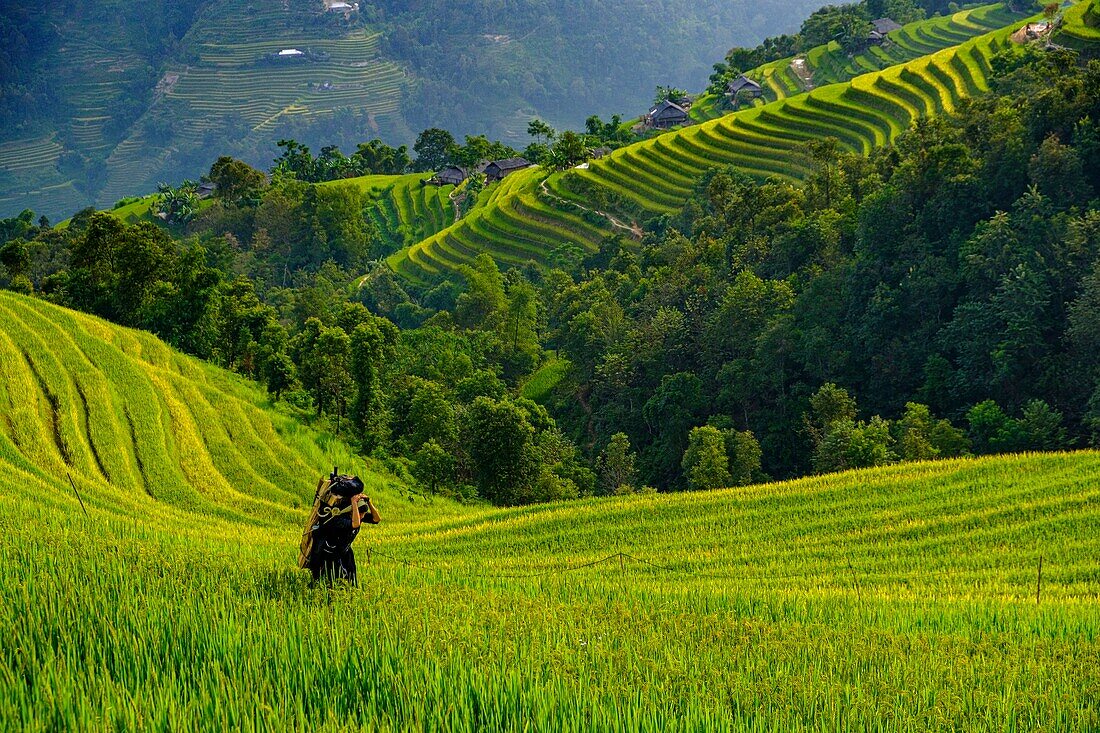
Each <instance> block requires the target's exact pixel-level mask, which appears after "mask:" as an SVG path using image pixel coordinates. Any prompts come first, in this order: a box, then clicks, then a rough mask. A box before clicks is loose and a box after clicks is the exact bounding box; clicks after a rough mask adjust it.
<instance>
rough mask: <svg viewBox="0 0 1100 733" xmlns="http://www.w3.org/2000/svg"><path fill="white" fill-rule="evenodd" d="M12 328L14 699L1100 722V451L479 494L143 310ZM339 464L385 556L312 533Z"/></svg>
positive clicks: (173, 721)
mask: <svg viewBox="0 0 1100 733" xmlns="http://www.w3.org/2000/svg"><path fill="white" fill-rule="evenodd" d="M0 326H2V327H0V413H2V414H3V416H4V419H3V420H2V421H0V517H2V519H0V521H2V523H3V524H2V529H3V538H4V539H3V542H2V543H0V630H2V634H3V639H4V643H3V645H0V728H2V729H3V730H29V731H39V730H41V731H45V730H209V731H221V730H264V731H268V730H294V729H301V730H307V729H308V730H333V731H335V730H437V731H456V730H458V731H461V730H541V731H559V730H561V731H587V730H621V731H638V730H642V731H663V730H736V731H740V730H747V731H755V730H784V731H785V730H884V731H909V730H914V731H915V730H975V731H1003V730H1046V731H1067V730H1068V731H1088V730H1096V729H1097V728H1098V727H1100V708H1098V705H1097V700H1098V695H1100V606H1098V604H1097V600H1098V596H1100V540H1098V532H1097V529H1098V527H1100V481H1098V477H1100V454H1097V453H1094V452H1078V453H1052V454H1042V455H1040V454H1028V455H1017V456H1008V457H991V458H984V459H973V460H945V461H938V462H926V463H913V464H903V465H897V466H893V467H888V468H883V469H876V470H869V471H860V472H849V473H842V474H834V475H828V476H821V477H814V478H807V479H803V480H798V481H792V482H786V483H773V484H764V485H755V486H748V487H742V488H737V489H727V490H719V491H710V492H698V493H691V494H677V495H646V494H641V495H633V496H628V497H612V498H604V499H586V500H581V501H575V502H571V503H568V504H550V505H542V506H538V507H533V508H525V509H490V508H485V507H471V506H462V505H459V504H456V503H452V502H449V501H445V500H442V499H433V500H428V499H421V498H419V497H415V496H412V495H411V494H409V493H408V492H407V490H406V489H405V487H404V485H403V484H402V483H401V482H400V481H399V480H398V479H396V478H394V477H393V476H391V475H390V474H388V473H386V472H385V471H384V470H383V469H382V468H381V467H380V466H375V465H366V466H365V465H364V464H363V463H362V461H361V460H357V459H354V458H353V457H352V456H351V453H350V451H349V450H348V449H347V448H346V447H344V446H343V445H342V444H339V443H337V442H335V441H333V440H331V439H328V438H326V437H325V436H323V435H322V434H320V433H315V432H313V431H311V430H309V429H307V428H305V427H301V426H300V425H299V423H297V422H295V420H294V419H293V418H291V417H290V416H288V415H285V414H283V413H281V412H279V411H276V410H275V409H273V408H271V407H270V406H268V403H267V401H266V398H265V397H264V395H263V393H262V392H261V391H260V390H259V389H258V388H257V387H254V386H253V385H252V384H251V383H248V382H245V381H244V380H241V379H239V378H237V377H234V376H232V375H229V374H228V373H226V372H223V371H220V370H218V369H215V368H213V367H210V366H208V365H205V364H203V363H201V362H198V361H196V360H194V359H191V358H189V357H184V356H182V355H180V354H179V353H178V352H175V351H173V350H171V349H169V348H168V347H166V346H164V345H163V344H162V343H160V342H159V341H157V340H156V339H155V338H153V337H151V336H148V335H146V334H142V333H139V332H135V331H130V330H127V329H122V328H118V327H115V326H111V325H109V324H107V323H105V322H104V321H101V320H99V319H96V318H93V317H90V316H85V315H80V314H77V313H74V312H71V311H66V310H63V309H60V308H57V307H55V306H51V305H48V304H46V303H43V302H41V301H36V300H32V299H27V298H23V297H19V296H13V295H6V294H0ZM333 463H337V464H340V465H341V467H342V470H354V471H356V472H358V473H359V474H360V476H361V478H362V479H363V482H364V484H365V485H364V487H363V490H364V491H365V492H366V493H368V494H370V495H371V497H372V499H373V501H374V503H375V504H376V505H377V506H378V509H379V511H380V513H381V516H382V520H383V521H382V523H381V524H380V525H378V526H377V527H369V526H366V523H365V524H364V528H363V530H362V533H361V535H360V538H359V540H358V541H357V543H356V548H357V550H358V575H359V584H358V587H351V586H348V585H346V584H339V583H338V584H336V585H335V586H333V587H328V586H326V585H324V584H319V585H316V586H311V584H310V582H309V575H308V573H305V572H304V571H302V570H299V569H298V568H297V566H296V564H295V555H296V553H297V549H298V539H299V536H300V532H301V524H302V522H303V521H304V519H305V516H306V514H307V513H308V510H309V505H310V501H311V498H312V497H313V493H314V490H315V488H316V482H317V479H318V478H319V477H321V476H322V475H323V474H326V473H327V472H328V471H329V470H331V464H333ZM69 476H71V479H72V483H71V484H70V482H69ZM1040 564H1041V575H1040Z"/></svg>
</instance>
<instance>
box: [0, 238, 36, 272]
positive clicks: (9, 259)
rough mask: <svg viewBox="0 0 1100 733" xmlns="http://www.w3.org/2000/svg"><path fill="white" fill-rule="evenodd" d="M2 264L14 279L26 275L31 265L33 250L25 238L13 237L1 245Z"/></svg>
mask: <svg viewBox="0 0 1100 733" xmlns="http://www.w3.org/2000/svg"><path fill="white" fill-rule="evenodd" d="M0 265H3V266H4V268H5V269H6V270H7V271H8V277H10V278H12V279H13V280H14V279H15V278H17V277H25V276H26V274H27V270H28V269H29V268H30V266H31V251H30V248H29V247H28V246H27V242H26V241H25V240H23V239H13V240H11V241H10V242H8V243H7V244H5V245H4V246H2V247H0Z"/></svg>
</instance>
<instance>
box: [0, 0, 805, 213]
mask: <svg viewBox="0 0 1100 733" xmlns="http://www.w3.org/2000/svg"><path fill="white" fill-rule="evenodd" d="M816 4H817V3H816V1H815V0H798V2H796V3H795V5H794V7H792V6H791V4H790V3H781V2H778V0H768V2H765V3H748V2H735V3H716V2H708V3H703V4H700V3H693V2H686V1H685V0H662V1H661V2H648V1H643V0H627V1H626V2H617V3H610V2H603V1H602V0H593V1H592V2H590V3H587V4H585V5H584V6H583V7H578V6H577V4H576V3H567V2H542V3H537V4H531V3H506V2H499V1H498V0H476V1H473V2H463V3H450V2H426V3H417V4H413V5H409V4H408V3H388V2H376V3H371V2H363V3H361V4H360V6H359V10H358V11H357V12H352V13H344V12H343V11H326V9H325V8H326V3H324V2H322V0H289V1H288V2H285V3H253V4H239V3H230V2H225V0H186V1H185V2H175V3H169V2H164V1H163V0H154V2H150V3H141V4H134V3H130V2H125V1H124V0H107V2H99V1H98V0H96V1H95V2H92V1H91V0H76V2H71V3H65V4H61V5H59V4H51V3H43V4H34V5H29V6H28V5H26V4H23V3H4V6H3V10H4V12H3V13H2V14H0V24H2V25H0V38H3V39H4V41H5V43H4V48H3V49H2V50H0V69H2V70H3V74H0V77H2V79H3V81H2V84H3V90H4V93H3V95H2V96H0V130H2V132H0V216H8V215H11V214H14V213H17V212H18V211H20V210H22V209H24V208H32V209H34V210H35V211H37V212H38V213H39V214H45V215H47V216H49V217H50V218H52V219H58V218H64V217H66V216H69V215H71V214H72V213H74V212H75V211H76V210H77V209H78V208H81V207H82V206H85V205H89V204H95V205H97V206H99V207H101V208H102V207H109V206H111V205H112V204H114V203H115V201H117V200H118V199H121V198H123V197H124V196H132V195H135V194H140V193H143V192H145V191H148V190H151V189H153V188H155V186H156V185H157V183H159V182H160V181H162V180H169V181H175V180H180V179H183V178H197V177H198V176H199V174H200V173H201V172H202V171H204V170H205V169H206V168H208V167H209V165H210V164H211V163H212V162H213V157H212V153H211V151H212V150H213V151H217V152H219V153H226V154H233V155H236V156H238V157H240V158H243V159H245V160H247V161H248V162H250V163H252V164H254V165H259V164H263V163H266V161H268V160H270V159H271V157H273V154H274V152H275V148H274V144H275V142H276V141H277V140H279V139H280V138H285V137H294V138H296V139H298V140H300V141H301V142H304V143H306V144H308V145H311V146H313V147H314V148H315V149H320V148H321V147H323V146H325V145H341V146H342V147H343V148H344V149H345V151H347V152H351V151H352V150H354V148H355V146H356V145H357V144H358V143H360V142H366V141H367V140H369V139H371V138H374V137H379V138H381V139H383V140H384V141H386V142H388V143H390V144H394V145H396V144H400V143H409V144H411V143H412V140H413V136H414V133H415V131H419V130H421V129H423V128H427V127H432V126H435V127H442V128H445V129H449V130H451V131H452V132H453V133H454V134H456V135H458V136H460V137H461V136H462V135H464V134H467V133H471V134H477V133H488V134H490V135H492V136H494V137H499V138H505V139H507V140H510V141H512V142H517V141H519V140H521V139H526V125H527V122H528V121H529V120H530V119H531V118H532V117H535V116H540V117H544V118H546V119H549V120H551V121H553V122H555V123H558V124H562V125H565V124H570V125H578V124H580V123H581V122H582V121H583V120H584V119H585V118H586V117H587V116H589V115H591V114H611V113H613V112H619V111H623V110H630V109H632V108H633V107H638V108H641V107H644V105H645V104H646V100H647V98H648V97H649V95H650V94H651V93H652V89H653V87H654V86H655V85H656V84H678V85H681V86H691V87H701V86H702V85H703V84H704V83H705V79H706V76H707V74H708V73H709V66H710V63H711V61H712V60H713V59H714V58H717V57H720V56H721V54H722V53H723V52H724V51H725V49H727V48H728V47H730V46H731V45H735V44H739V43H753V42H756V41H758V40H760V39H761V38H763V37H764V36H766V35H770V34H774V33H776V32H783V31H788V30H793V26H794V24H795V23H796V22H797V21H796V19H797V18H798V17H800V16H801V15H803V14H804V13H805V12H808V11H809V10H811V9H812V8H813V7H815V6H816ZM780 8H782V9H783V10H784V12H783V13H780V12H778V11H779V9H780ZM284 50H286V51H290V50H296V51H300V52H301V55H299V56H294V55H292V56H285V57H282V58H280V57H279V56H278V53H279V52H280V51H284Z"/></svg>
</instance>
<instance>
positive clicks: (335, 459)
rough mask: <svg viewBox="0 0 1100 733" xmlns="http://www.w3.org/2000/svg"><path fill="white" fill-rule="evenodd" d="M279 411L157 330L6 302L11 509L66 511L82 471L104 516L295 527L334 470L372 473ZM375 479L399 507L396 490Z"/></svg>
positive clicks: (2, 405) (4, 368) (4, 441)
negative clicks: (59, 504)
mask: <svg viewBox="0 0 1100 733" xmlns="http://www.w3.org/2000/svg"><path fill="white" fill-rule="evenodd" d="M266 402H267V397H266V394H265V393H264V392H263V390H262V389H260V388H258V387H256V386H255V385H253V384H252V383H249V382H247V381H245V380H242V379H239V378H237V377H235V376H234V375H231V374H229V373H227V372H224V371H222V370H220V369H217V368H214V367H211V366H208V365H206V364H204V363H202V362H200V361H198V360H196V359H192V358H190V357H186V356H183V355H181V354H179V353H177V352H175V351H173V350H172V349H170V348H169V347H167V346H165V345H164V344H163V343H162V342H160V341H159V340H157V339H156V338H155V337H153V336H150V335H149V334H146V333H143V332H140V331H131V330H128V329H122V328H118V327H116V326H113V325H109V324H107V323H105V322H103V321H101V320H99V319H96V318H93V317H91V316H87V315H83V314H79V313H75V312H72V311H68V310H65V309H62V308H58V307H56V306H52V305H50V304H47V303H44V302H42V301H39V300H35V299H30V298H24V297H21V296H16V295H12V294H10V293H5V292H0V413H2V414H3V415H4V419H3V420H0V476H3V478H2V479H0V483H2V484H3V485H4V487H5V489H6V490H7V494H8V500H9V501H10V500H11V499H12V498H13V494H14V493H22V494H26V495H27V496H35V497H38V498H39V499H40V498H41V492H42V491H43V490H45V491H47V492H51V493H52V492H61V493H60V494H59V495H57V498H59V499H61V500H62V501H63V502H64V505H66V506H67V505H68V504H69V503H71V502H72V501H73V497H72V492H71V489H70V488H69V487H68V482H67V478H66V474H71V475H72V477H73V480H74V481H75V482H76V484H77V486H78V488H79V490H80V493H81V495H82V497H83V499H84V503H85V504H86V505H87V506H88V509H89V510H93V511H102V512H105V513H109V514H110V513H120V514H126V515H129V514H135V513H137V514H141V515H142V516H149V517H159V516H162V515H163V516H165V517H169V518H172V519H174V520H178V521H181V522H184V523H190V522H191V521H192V520H193V519H194V517H195V516H200V517H203V518H206V517H216V518H218V519H219V520H220V521H224V522H242V521H248V522H254V523H258V524H262V525H264V526H280V527H282V526H285V525H286V524H287V523H291V524H292V523H294V522H296V521H297V519H298V517H299V515H300V513H301V508H302V507H303V506H304V505H305V504H307V503H308V502H309V501H310V500H311V498H312V488H313V483H314V482H315V481H316V478H317V476H319V475H320V474H321V473H322V472H323V471H324V470H325V469H326V467H327V466H330V464H333V463H336V464H339V465H341V466H342V467H344V468H349V469H350V468H352V467H353V466H354V467H356V468H357V469H358V470H360V471H363V461H362V460H361V459H357V458H353V454H352V453H351V452H350V451H349V450H348V448H347V447H346V446H344V445H343V444H341V443H339V442H337V441H334V440H331V439H330V438H327V437H326V436H324V435H321V434H319V433H315V432H313V431H311V430H308V429H306V428H304V427H302V425H301V424H300V423H299V422H298V421H296V420H295V419H293V418H292V417H290V416H288V415H284V414H282V413H280V412H277V411H275V410H273V409H271V408H270V407H268V406H266ZM364 473H367V474H369V476H370V478H371V481H372V482H373V483H372V490H375V491H381V492H383V493H388V494H391V495H393V498H394V500H397V497H398V496H399V495H400V493H401V492H400V490H399V487H398V486H397V484H396V483H394V482H392V481H391V480H390V479H386V478H385V477H383V476H382V475H380V474H378V475H376V474H374V473H373V472H371V471H369V470H368V471H364ZM389 484H392V486H391V487H390V488H386V486H387V485H389ZM31 487H34V488H33V490H30V489H31ZM69 508H70V509H71V508H75V507H69Z"/></svg>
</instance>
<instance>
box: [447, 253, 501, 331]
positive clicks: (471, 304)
mask: <svg viewBox="0 0 1100 733" xmlns="http://www.w3.org/2000/svg"><path fill="white" fill-rule="evenodd" d="M460 272H461V274H462V276H463V277H465V278H466V292H464V293H462V295H460V296H459V297H458V303H457V304H456V305H455V321H456V322H458V323H459V324H460V325H462V326H464V327H466V328H479V329H481V330H485V331H491V330H495V329H496V328H497V326H498V325H499V324H500V322H501V318H502V315H503V313H504V310H505V308H506V306H507V302H508V301H507V298H506V296H505V293H504V278H503V277H501V274H500V269H499V268H498V267H497V264H496V261H495V260H494V259H493V258H492V257H490V256H489V255H487V254H484V253H482V254H479V255H478V256H477V259H475V260H474V264H473V266H472V267H471V266H466V265H464V266H463V267H462V268H461V270H460Z"/></svg>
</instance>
